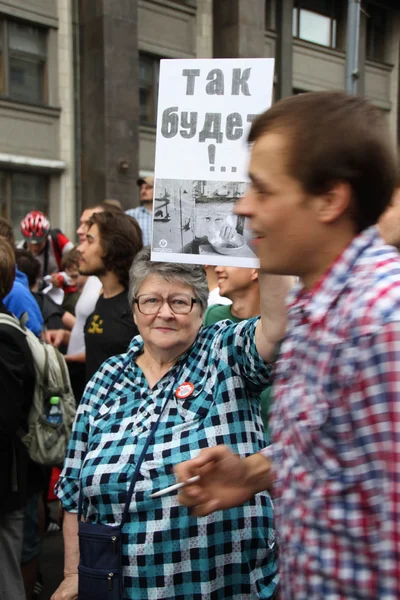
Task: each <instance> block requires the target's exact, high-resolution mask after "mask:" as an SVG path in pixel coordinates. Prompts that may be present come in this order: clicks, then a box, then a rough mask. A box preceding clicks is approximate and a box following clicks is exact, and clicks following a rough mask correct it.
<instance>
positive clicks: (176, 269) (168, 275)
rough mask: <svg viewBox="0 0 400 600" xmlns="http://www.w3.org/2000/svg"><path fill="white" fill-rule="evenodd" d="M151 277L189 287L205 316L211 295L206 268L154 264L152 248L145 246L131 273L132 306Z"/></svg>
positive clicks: (136, 258) (179, 264) (130, 300)
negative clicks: (143, 285) (146, 280)
mask: <svg viewBox="0 0 400 600" xmlns="http://www.w3.org/2000/svg"><path fill="white" fill-rule="evenodd" d="M150 275H157V276H158V277H161V279H165V281H168V282H175V281H179V282H180V283H185V284H186V285H189V286H190V287H191V288H192V289H193V293H194V296H195V298H196V300H198V301H199V304H200V311H201V314H204V312H205V311H206V308H207V303H208V294H209V291H208V284H207V277H206V271H205V269H204V267H202V266H201V265H186V264H183V263H168V262H152V261H151V260H150V246H145V247H144V248H143V249H142V250H141V251H140V252H138V253H137V255H136V257H135V260H134V261H133V264H132V266H131V268H130V271H129V302H130V304H131V305H133V301H134V299H135V298H136V296H137V294H138V292H139V290H140V287H141V286H142V284H143V282H144V280H145V279H147V277H149V276H150Z"/></svg>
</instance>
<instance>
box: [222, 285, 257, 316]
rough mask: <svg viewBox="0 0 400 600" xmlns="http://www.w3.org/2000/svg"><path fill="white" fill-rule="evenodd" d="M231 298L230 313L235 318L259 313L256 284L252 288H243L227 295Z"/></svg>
mask: <svg viewBox="0 0 400 600" xmlns="http://www.w3.org/2000/svg"><path fill="white" fill-rule="evenodd" d="M229 299H230V300H232V305H231V306H230V309H231V313H232V315H233V316H234V317H236V318H237V319H251V317H257V316H258V315H259V314H260V292H259V288H258V285H257V287H255V288H254V289H250V290H243V291H242V292H237V293H235V294H232V295H231V296H230V297H229Z"/></svg>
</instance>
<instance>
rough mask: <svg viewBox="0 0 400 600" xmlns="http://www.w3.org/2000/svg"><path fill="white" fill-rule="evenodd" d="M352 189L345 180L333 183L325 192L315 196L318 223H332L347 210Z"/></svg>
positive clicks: (350, 200)
mask: <svg viewBox="0 0 400 600" xmlns="http://www.w3.org/2000/svg"><path fill="white" fill-rule="evenodd" d="M351 202H352V190H351V186H350V184H349V183H348V182H347V181H338V182H336V183H334V184H333V185H332V187H331V189H330V190H329V191H328V192H326V193H325V194H321V195H320V196H318V197H317V213H318V219H319V221H320V223H333V222H335V221H337V220H338V219H340V218H341V217H342V216H343V215H344V214H345V213H346V212H347V211H349V209H350V207H351Z"/></svg>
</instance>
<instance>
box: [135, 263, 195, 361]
mask: <svg viewBox="0 0 400 600" xmlns="http://www.w3.org/2000/svg"><path fill="white" fill-rule="evenodd" d="M145 294H146V295H150V297H149V298H150V303H151V301H152V299H151V295H152V294H155V295H157V296H161V297H162V298H163V300H166V299H167V298H170V299H171V297H172V299H173V298H177V299H178V302H179V296H180V295H183V297H185V298H186V297H190V298H194V297H195V296H194V293H193V288H192V287H191V286H189V285H186V284H184V283H181V282H179V281H174V282H168V281H165V279H162V278H161V277H159V276H158V275H150V276H149V277H147V278H146V279H145V280H144V282H143V283H142V285H141V286H140V289H139V291H138V294H137V297H139V296H142V295H145ZM133 317H134V320H135V323H136V325H137V327H138V329H139V333H140V335H141V336H142V338H143V342H144V345H145V346H151V347H152V351H157V350H159V351H160V352H163V353H164V352H165V351H168V352H171V358H176V357H177V356H179V355H180V354H182V353H183V352H185V351H186V350H187V349H188V348H190V346H191V345H192V344H193V342H194V341H195V339H196V337H197V334H198V332H199V329H200V327H201V324H202V320H203V319H202V315H201V309H200V306H199V304H198V303H195V304H193V308H192V310H191V311H190V312H189V313H187V314H176V313H174V312H173V311H172V310H171V308H170V307H169V305H168V303H167V302H164V303H163V305H162V306H161V308H160V310H159V311H158V313H156V314H152V315H146V314H142V313H141V312H139V309H138V305H137V304H136V303H135V304H134V308H133Z"/></svg>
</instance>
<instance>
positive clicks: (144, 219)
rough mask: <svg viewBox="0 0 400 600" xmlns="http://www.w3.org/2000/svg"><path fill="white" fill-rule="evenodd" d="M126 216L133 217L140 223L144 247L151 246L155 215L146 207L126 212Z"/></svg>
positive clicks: (138, 207)
mask: <svg viewBox="0 0 400 600" xmlns="http://www.w3.org/2000/svg"><path fill="white" fill-rule="evenodd" d="M125 214H126V215H129V216H130V217H133V218H134V219H136V221H137V222H138V223H139V227H140V229H141V230H142V236H143V246H147V245H148V244H151V232H152V229H153V214H152V212H151V211H149V210H147V208H145V207H144V206H137V207H136V208H130V209H129V210H126V211H125Z"/></svg>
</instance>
